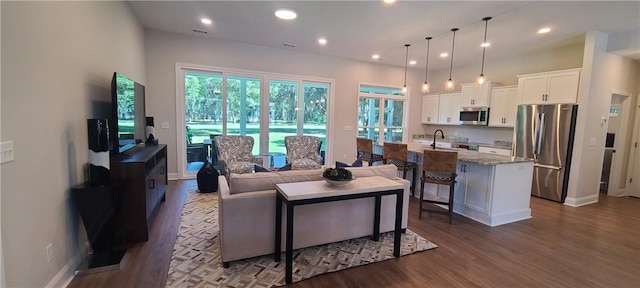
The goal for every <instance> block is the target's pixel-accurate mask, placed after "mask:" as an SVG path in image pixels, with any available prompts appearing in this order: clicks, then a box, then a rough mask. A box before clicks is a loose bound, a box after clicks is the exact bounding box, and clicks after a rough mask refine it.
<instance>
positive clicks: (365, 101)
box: [358, 97, 380, 126]
mask: <svg viewBox="0 0 640 288" xmlns="http://www.w3.org/2000/svg"><path fill="white" fill-rule="evenodd" d="M379 117H380V99H377V98H365V97H362V98H360V100H359V103H358V126H378V121H379V119H380V118H379Z"/></svg>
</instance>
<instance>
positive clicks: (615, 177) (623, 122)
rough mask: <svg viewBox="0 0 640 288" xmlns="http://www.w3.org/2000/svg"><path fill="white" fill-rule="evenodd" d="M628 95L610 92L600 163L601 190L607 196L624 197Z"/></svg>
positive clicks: (628, 109)
mask: <svg viewBox="0 0 640 288" xmlns="http://www.w3.org/2000/svg"><path fill="white" fill-rule="evenodd" d="M629 96H630V95H629V94H628V93H624V92H618V91H611V94H610V98H609V99H610V101H609V103H610V105H609V118H608V125H607V136H606V142H605V151H604V156H603V163H602V177H601V182H600V183H601V189H600V191H601V192H602V193H606V194H607V195H609V196H622V195H625V188H626V183H627V175H630V174H628V172H630V171H627V170H628V169H627V168H626V167H623V166H626V165H623V164H624V159H625V155H624V151H625V148H626V147H625V145H626V143H627V134H629V133H628V128H629V127H628V123H629V119H630V118H629V116H630V115H632V113H631V111H630V110H631V109H630V103H629V102H630V99H631V97H629Z"/></svg>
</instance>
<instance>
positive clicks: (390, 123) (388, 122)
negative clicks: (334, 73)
mask: <svg viewBox="0 0 640 288" xmlns="http://www.w3.org/2000/svg"><path fill="white" fill-rule="evenodd" d="M358 96H359V97H358V137H363V138H369V139H371V140H373V142H377V143H382V142H402V141H403V140H404V127H405V126H406V125H405V115H406V113H405V111H404V110H405V107H406V106H405V105H406V101H405V100H406V95H404V94H403V92H402V88H390V87H382V86H369V85H362V84H361V85H360V87H359V93H358ZM380 139H382V141H380Z"/></svg>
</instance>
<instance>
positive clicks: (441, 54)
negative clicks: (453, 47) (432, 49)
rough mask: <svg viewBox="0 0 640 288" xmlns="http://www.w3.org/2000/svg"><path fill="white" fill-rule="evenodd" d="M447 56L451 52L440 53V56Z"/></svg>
mask: <svg viewBox="0 0 640 288" xmlns="http://www.w3.org/2000/svg"><path fill="white" fill-rule="evenodd" d="M447 56H449V53H447V52H444V53H440V57H441V58H445V57H447Z"/></svg>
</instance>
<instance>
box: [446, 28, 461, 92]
mask: <svg viewBox="0 0 640 288" xmlns="http://www.w3.org/2000/svg"><path fill="white" fill-rule="evenodd" d="M458 30H460V29H458V28H452V29H451V31H452V32H453V42H452V44H451V65H450V66H449V80H447V84H446V85H445V87H444V89H445V90H447V91H452V90H453V86H454V85H453V80H452V79H451V71H452V70H453V49H454V48H455V47H456V31H458Z"/></svg>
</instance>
